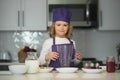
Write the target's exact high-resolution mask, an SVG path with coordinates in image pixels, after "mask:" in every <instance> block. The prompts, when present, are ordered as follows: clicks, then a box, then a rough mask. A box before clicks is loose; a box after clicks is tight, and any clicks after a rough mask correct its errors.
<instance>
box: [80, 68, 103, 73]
mask: <svg viewBox="0 0 120 80" xmlns="http://www.w3.org/2000/svg"><path fill="white" fill-rule="evenodd" d="M82 70H83V72H86V73H101V72H102V71H103V69H86V68H82Z"/></svg>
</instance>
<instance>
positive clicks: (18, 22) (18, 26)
mask: <svg viewBox="0 0 120 80" xmlns="http://www.w3.org/2000/svg"><path fill="white" fill-rule="evenodd" d="M19 26H20V11H18V27H19Z"/></svg>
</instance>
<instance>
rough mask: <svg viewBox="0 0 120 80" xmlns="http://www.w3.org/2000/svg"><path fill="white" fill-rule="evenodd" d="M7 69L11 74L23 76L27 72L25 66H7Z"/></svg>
mask: <svg viewBox="0 0 120 80" xmlns="http://www.w3.org/2000/svg"><path fill="white" fill-rule="evenodd" d="M8 68H9V71H10V72H11V73H13V74H24V73H26V71H27V67H26V66H25V65H9V66H8Z"/></svg>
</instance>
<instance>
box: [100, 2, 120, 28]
mask: <svg viewBox="0 0 120 80" xmlns="http://www.w3.org/2000/svg"><path fill="white" fill-rule="evenodd" d="M99 12H100V14H99V16H100V17H99V18H100V20H99V21H100V23H99V24H100V26H99V29H100V30H120V0H99Z"/></svg>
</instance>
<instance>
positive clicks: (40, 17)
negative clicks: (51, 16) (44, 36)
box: [22, 0, 47, 30]
mask: <svg viewBox="0 0 120 80" xmlns="http://www.w3.org/2000/svg"><path fill="white" fill-rule="evenodd" d="M22 6H23V7H22V11H23V27H22V30H47V19H46V18H47V15H46V11H47V10H46V9H47V3H46V0H23V4H22Z"/></svg>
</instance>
